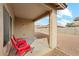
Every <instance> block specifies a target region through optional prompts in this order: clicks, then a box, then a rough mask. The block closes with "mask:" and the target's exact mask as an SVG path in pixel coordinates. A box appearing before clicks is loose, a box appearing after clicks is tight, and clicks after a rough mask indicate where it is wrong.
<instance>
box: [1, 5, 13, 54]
mask: <svg viewBox="0 0 79 59" xmlns="http://www.w3.org/2000/svg"><path fill="white" fill-rule="evenodd" d="M3 7H5V8H6V10H7V11H8V13H9V15H10V16H11V17H12V20H13V19H14V16H13V12H12V9H11V8H10V6H9V5H7V4H0V55H8V53H9V50H10V47H11V43H10V41H9V42H8V43H7V45H6V46H4V47H3V39H4V37H3V34H4V32H3V30H4V28H3V25H4V24H3Z"/></svg>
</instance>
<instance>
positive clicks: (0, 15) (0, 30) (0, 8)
mask: <svg viewBox="0 0 79 59" xmlns="http://www.w3.org/2000/svg"><path fill="white" fill-rule="evenodd" d="M0 55H3V4H0Z"/></svg>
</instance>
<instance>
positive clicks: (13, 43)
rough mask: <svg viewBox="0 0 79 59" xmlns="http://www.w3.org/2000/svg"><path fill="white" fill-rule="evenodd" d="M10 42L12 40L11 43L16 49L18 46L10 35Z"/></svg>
mask: <svg viewBox="0 0 79 59" xmlns="http://www.w3.org/2000/svg"><path fill="white" fill-rule="evenodd" d="M11 42H12V45H13V46H14V48H16V49H18V47H17V45H16V44H17V42H16V41H15V40H14V38H13V37H12V38H11Z"/></svg>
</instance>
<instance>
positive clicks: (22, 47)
mask: <svg viewBox="0 0 79 59" xmlns="http://www.w3.org/2000/svg"><path fill="white" fill-rule="evenodd" d="M11 42H12V45H13V46H14V48H15V49H16V53H17V54H18V55H19V56H22V55H23V54H24V53H25V52H27V51H28V50H30V52H31V53H32V49H31V46H30V45H29V44H28V43H27V42H26V43H24V42H18V43H17V42H16V41H15V40H14V38H11Z"/></svg>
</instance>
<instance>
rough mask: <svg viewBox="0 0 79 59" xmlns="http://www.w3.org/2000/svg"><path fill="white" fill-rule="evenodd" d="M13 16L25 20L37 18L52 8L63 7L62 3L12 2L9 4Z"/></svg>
mask: <svg viewBox="0 0 79 59" xmlns="http://www.w3.org/2000/svg"><path fill="white" fill-rule="evenodd" d="M11 7H12V9H13V12H14V15H15V17H18V18H23V19H27V20H37V19H39V18H41V17H44V16H45V15H47V14H48V12H49V11H50V10H52V8H53V7H54V8H56V9H64V8H65V7H66V6H65V5H64V4H57V3H56V4H55V3H54V4H53V3H52V4H43V3H14V4H11Z"/></svg>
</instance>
